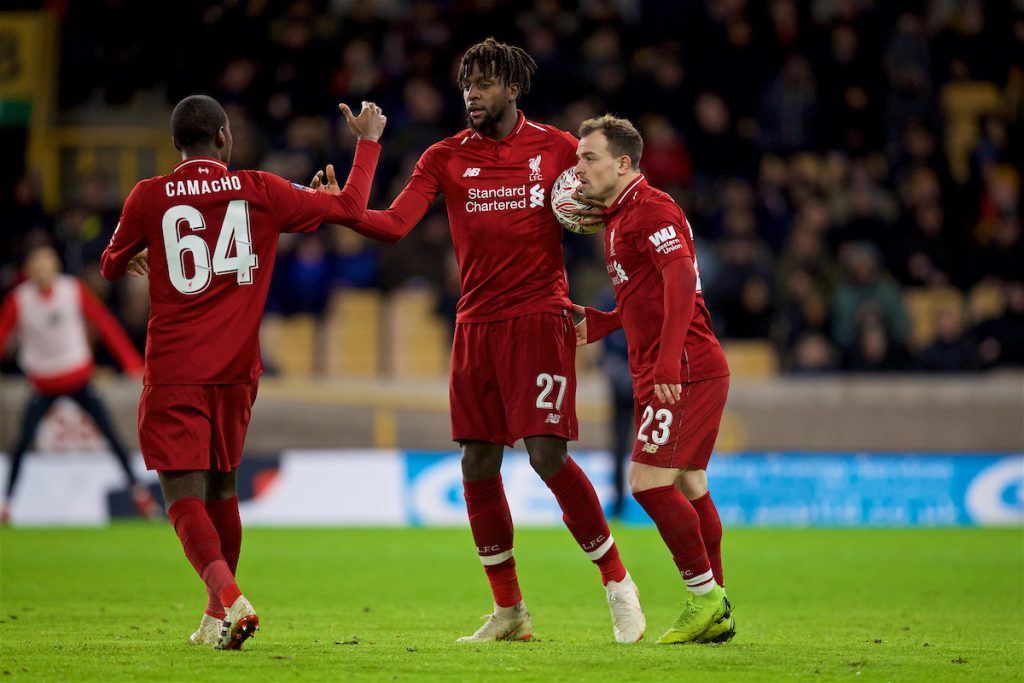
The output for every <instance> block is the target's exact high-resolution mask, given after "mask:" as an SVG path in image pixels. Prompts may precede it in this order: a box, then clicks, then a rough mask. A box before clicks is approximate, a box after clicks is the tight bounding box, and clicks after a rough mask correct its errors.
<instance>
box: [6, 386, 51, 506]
mask: <svg viewBox="0 0 1024 683" xmlns="http://www.w3.org/2000/svg"><path fill="white" fill-rule="evenodd" d="M57 398H58V397H57V396H44V395H43V394H38V393H36V392H32V394H31V395H30V396H29V399H28V403H27V404H25V414H24V415H23V416H22V418H21V431H20V433H19V434H18V442H17V444H15V446H14V450H13V451H11V468H10V471H9V472H8V474H7V491H6V492H5V495H4V501H3V505H2V506H0V524H7V523H8V522H10V519H11V498H12V496H13V495H14V487H15V486H16V485H17V483H18V475H19V474H21V461H22V460H24V459H25V453H27V452H28V447H29V446H31V445H32V440H33V439H35V437H36V431H38V429H39V423H40V422H42V421H43V418H44V417H45V416H46V412H47V411H48V410H49V409H50V406H52V405H53V402H54V401H56V400H57Z"/></svg>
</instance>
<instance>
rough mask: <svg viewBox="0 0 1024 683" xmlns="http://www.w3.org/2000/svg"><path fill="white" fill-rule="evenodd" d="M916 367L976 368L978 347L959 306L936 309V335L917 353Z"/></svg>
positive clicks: (930, 368) (924, 368)
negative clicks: (965, 323)
mask: <svg viewBox="0 0 1024 683" xmlns="http://www.w3.org/2000/svg"><path fill="white" fill-rule="evenodd" d="M915 360H916V365H917V368H919V369H921V370H925V371H929V372H964V371H967V370H977V369H978V361H979V358H978V347H977V345H976V344H975V342H974V337H973V335H972V334H971V332H970V331H969V330H967V329H966V326H965V325H964V313H963V310H961V308H960V307H959V306H952V305H945V306H942V307H941V308H939V309H938V310H937V311H935V339H934V340H933V341H932V343H931V344H929V345H928V346H926V347H925V348H923V349H921V351H919V352H918V353H917V358H916V359H915Z"/></svg>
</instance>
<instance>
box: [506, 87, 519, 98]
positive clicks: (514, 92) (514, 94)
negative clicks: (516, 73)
mask: <svg viewBox="0 0 1024 683" xmlns="http://www.w3.org/2000/svg"><path fill="white" fill-rule="evenodd" d="M506 89H507V90H508V97H509V99H510V100H513V101H515V100H518V99H519V90H520V88H519V84H518V83H509V84H508V87H507V88H506Z"/></svg>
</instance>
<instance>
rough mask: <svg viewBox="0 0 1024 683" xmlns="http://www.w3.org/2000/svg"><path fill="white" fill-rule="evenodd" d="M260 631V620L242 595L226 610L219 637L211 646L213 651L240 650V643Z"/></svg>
mask: <svg viewBox="0 0 1024 683" xmlns="http://www.w3.org/2000/svg"><path fill="white" fill-rule="evenodd" d="M259 630H260V618H259V617H258V616H256V611H255V610H253V608H252V605H250V604H249V601H248V600H246V599H245V596H244V595H239V596H238V597H237V598H235V602H234V603H233V604H232V605H231V607H229V608H228V610H227V614H225V615H224V622H223V624H222V625H221V629H220V637H219V638H218V639H217V642H216V644H215V645H214V646H213V649H215V650H241V649H242V643H244V642H245V641H246V640H248V639H249V638H250V637H252V636H254V635H255V634H256V631H259Z"/></svg>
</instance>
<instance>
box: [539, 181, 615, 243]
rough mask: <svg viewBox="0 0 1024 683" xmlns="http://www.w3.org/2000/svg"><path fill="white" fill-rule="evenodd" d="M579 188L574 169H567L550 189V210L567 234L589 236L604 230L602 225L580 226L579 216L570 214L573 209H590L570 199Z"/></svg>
mask: <svg viewBox="0 0 1024 683" xmlns="http://www.w3.org/2000/svg"><path fill="white" fill-rule="evenodd" d="M579 186H580V179H579V178H577V177H576V169H575V167H572V168H567V169H565V170H564V171H562V174H561V175H560V176H558V180H556V181H555V184H554V185H553V186H552V188H551V210H552V211H554V212H555V218H557V219H558V222H559V223H561V224H562V227H563V228H565V229H566V230H568V231H569V232H575V233H578V234H580V235H591V234H593V233H595V232H597V231H598V230H601V229H603V228H604V223H596V224H594V225H581V224H580V219H581V216H577V215H575V214H573V213H572V210H573V209H589V208H591V207H589V206H587V205H586V204H583V203H582V202H579V201H577V200H575V199H573V198H572V193H573V192H575V191H576V190H577V189H578V188H579Z"/></svg>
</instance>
